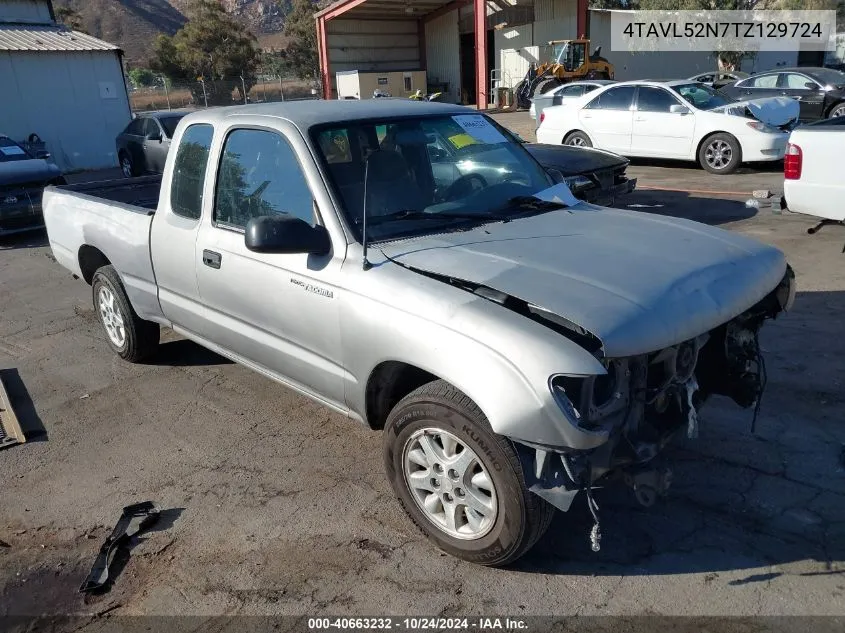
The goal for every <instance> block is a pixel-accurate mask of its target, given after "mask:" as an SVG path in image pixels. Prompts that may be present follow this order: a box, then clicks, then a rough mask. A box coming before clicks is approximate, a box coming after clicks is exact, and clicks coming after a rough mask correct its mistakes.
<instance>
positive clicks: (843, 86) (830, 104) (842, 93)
mask: <svg viewBox="0 0 845 633" xmlns="http://www.w3.org/2000/svg"><path fill="white" fill-rule="evenodd" d="M722 92H724V93H725V94H727V95H729V96H731V97H733V98H735V99H757V98H761V97H772V96H784V97H791V98H792V99H795V100H796V101H798V103H799V104H800V106H801V120H802V121H814V120H817V119H824V118H829V117H837V116H845V72H842V71H841V70H834V69H833V68H815V67H807V68H803V67H802V68H780V69H778V70H772V71H769V72H765V73H760V74H758V75H754V76H753V77H749V78H747V79H743V80H742V81H738V82H736V83H734V84H730V85H728V86H725V87H724V88H722Z"/></svg>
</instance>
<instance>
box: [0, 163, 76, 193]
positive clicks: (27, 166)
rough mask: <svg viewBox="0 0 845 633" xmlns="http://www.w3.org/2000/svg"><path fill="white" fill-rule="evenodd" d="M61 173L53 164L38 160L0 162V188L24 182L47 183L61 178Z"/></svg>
mask: <svg viewBox="0 0 845 633" xmlns="http://www.w3.org/2000/svg"><path fill="white" fill-rule="evenodd" d="M61 174H62V171H61V170H60V169H59V168H58V167H56V166H55V165H54V164H53V163H48V162H47V161H46V160H43V159H40V158H33V159H31V160H12V161H8V162H0V187H2V186H4V185H17V184H20V183H24V182H36V181H39V180H40V181H43V182H47V181H48V180H52V179H53V178H57V177H58V176H61Z"/></svg>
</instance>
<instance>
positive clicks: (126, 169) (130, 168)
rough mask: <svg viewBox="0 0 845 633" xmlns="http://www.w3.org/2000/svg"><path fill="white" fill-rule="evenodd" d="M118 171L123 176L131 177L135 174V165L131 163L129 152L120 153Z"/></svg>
mask: <svg viewBox="0 0 845 633" xmlns="http://www.w3.org/2000/svg"><path fill="white" fill-rule="evenodd" d="M120 171H121V172H122V173H123V176H124V178H132V176H134V175H135V166H134V165H133V164H132V159H131V158H130V157H129V154H121V155H120Z"/></svg>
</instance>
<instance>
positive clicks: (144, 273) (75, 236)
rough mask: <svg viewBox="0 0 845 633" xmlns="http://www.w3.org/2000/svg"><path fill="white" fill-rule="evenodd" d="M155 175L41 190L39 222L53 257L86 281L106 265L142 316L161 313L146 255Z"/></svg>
mask: <svg viewBox="0 0 845 633" xmlns="http://www.w3.org/2000/svg"><path fill="white" fill-rule="evenodd" d="M160 187H161V177H160V176H145V177H141V178H122V179H119V180H107V181H102V182H90V183H82V184H77V185H64V186H61V187H47V188H46V189H45V190H44V201H43V204H42V206H43V209H44V224H45V225H46V227H47V237H48V239H49V240H50V246H51V248H52V249H53V255H54V256H55V257H56V260H57V261H58V262H59V263H60V264H61V265H63V266H65V267H66V268H68V269H69V270H70V271H71V272H72V273H73V274H75V275H77V276H79V277H82V278H84V279H85V281H87V282H89V283H90V281H91V275H93V273H94V270H95V269H96V267H98V266H100V265H102V264H103V263H104V261H106V262H108V263H110V264H111V265H112V266H114V268H115V269H116V270H117V272H118V273H119V275H120V278H121V281H122V282H123V285H124V287H125V289H126V294H127V295H128V296H129V299H130V301H131V302H132V306H133V307H134V308H135V310H136V311H137V312H138V314H139V315H140V316H141V317H142V318H147V319H151V318H156V317H159V316H160V315H161V308H160V306H159V303H158V293H157V290H156V284H155V276H154V274H153V267H152V261H151V259H150V227H151V223H152V219H153V214H154V213H155V210H156V206H157V205H158V195H159V189H160Z"/></svg>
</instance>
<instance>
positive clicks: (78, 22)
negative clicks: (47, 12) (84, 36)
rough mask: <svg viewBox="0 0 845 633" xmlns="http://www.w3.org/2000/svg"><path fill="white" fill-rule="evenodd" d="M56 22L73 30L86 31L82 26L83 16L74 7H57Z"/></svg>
mask: <svg viewBox="0 0 845 633" xmlns="http://www.w3.org/2000/svg"><path fill="white" fill-rule="evenodd" d="M56 22H58V23H59V24H62V25H64V26H66V27H67V28H69V29H71V30H73V31H80V32H82V33H85V29H84V28H83V27H82V16H81V15H79V13H77V12H76V10H75V9H73V8H72V7H56Z"/></svg>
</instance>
